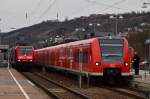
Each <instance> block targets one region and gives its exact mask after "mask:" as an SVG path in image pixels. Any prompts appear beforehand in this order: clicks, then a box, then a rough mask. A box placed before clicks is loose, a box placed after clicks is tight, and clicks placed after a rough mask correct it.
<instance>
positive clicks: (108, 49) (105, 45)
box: [99, 38, 131, 78]
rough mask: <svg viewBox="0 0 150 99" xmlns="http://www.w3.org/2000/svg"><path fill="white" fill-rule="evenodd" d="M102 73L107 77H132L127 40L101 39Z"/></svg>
mask: <svg viewBox="0 0 150 99" xmlns="http://www.w3.org/2000/svg"><path fill="white" fill-rule="evenodd" d="M99 43H100V56H101V62H100V63H101V66H100V68H101V72H102V74H103V76H107V77H117V78H118V77H130V76H131V73H130V71H131V70H130V69H131V67H130V54H129V48H128V41H127V40H126V39H125V38H100V39H99Z"/></svg>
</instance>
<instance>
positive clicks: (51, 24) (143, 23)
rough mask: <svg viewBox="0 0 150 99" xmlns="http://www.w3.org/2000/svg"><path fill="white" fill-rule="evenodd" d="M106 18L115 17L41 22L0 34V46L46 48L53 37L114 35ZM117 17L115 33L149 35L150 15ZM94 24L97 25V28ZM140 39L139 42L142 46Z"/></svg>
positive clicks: (149, 13)
mask: <svg viewBox="0 0 150 99" xmlns="http://www.w3.org/2000/svg"><path fill="white" fill-rule="evenodd" d="M110 16H115V15H113V14H105V15H101V14H97V15H90V16H88V17H85V16H82V17H79V18H75V19H72V20H68V19H66V20H65V21H64V22H59V21H53V20H48V21H43V22H42V23H39V24H35V25H33V26H30V27H24V28H21V29H18V30H15V31H11V32H8V33H6V34H4V35H2V38H3V40H2V43H3V44H10V45H11V46H14V45H18V44H27V45H33V46H34V47H36V48H39V47H43V44H44V43H47V44H46V46H50V45H51V44H52V41H53V39H54V38H55V37H56V36H57V35H59V37H63V38H67V37H68V36H71V35H73V36H74V37H75V36H76V37H80V39H82V38H83V37H84V35H85V34H86V35H88V34H90V33H92V32H94V31H95V32H96V34H98V33H100V32H101V33H106V32H109V33H115V31H116V30H115V26H116V19H110ZM119 16H123V18H122V19H119V18H118V17H119ZM117 18H118V19H117V24H118V33H119V32H120V33H129V34H128V36H129V35H132V34H136V35H138V34H139V33H140V34H141V33H143V34H144V33H145V31H147V32H146V33H147V34H148V33H149V30H147V29H149V25H150V20H149V18H150V12H142V13H135V12H132V13H125V14H120V15H117ZM91 23H92V24H94V25H95V26H93V25H92V26H90V25H89V24H91ZM98 24H100V25H99V26H97V25H98ZM75 30H76V31H75ZM77 30H78V31H77ZM83 30H84V31H83ZM147 34H146V35H147ZM143 36H144V35H143ZM130 37H132V38H133V35H132V36H129V39H130V40H129V41H130V44H131V45H132V46H134V47H137V45H135V42H136V41H134V40H132V38H130ZM138 37H139V36H137V38H138ZM146 38H148V36H144V37H143V38H142V39H144V40H145V39H146ZM138 39H140V38H138ZM136 40H137V39H136ZM144 40H142V44H143V41H144ZM133 41H134V43H133ZM138 46H139V45H138Z"/></svg>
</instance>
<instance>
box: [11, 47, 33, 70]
mask: <svg viewBox="0 0 150 99" xmlns="http://www.w3.org/2000/svg"><path fill="white" fill-rule="evenodd" d="M33 60H34V48H33V47H32V46H16V47H14V48H12V49H11V51H10V64H11V65H12V66H14V67H15V68H19V69H25V68H26V69H29V68H28V66H29V65H31V64H32V63H33ZM23 65H26V66H23Z"/></svg>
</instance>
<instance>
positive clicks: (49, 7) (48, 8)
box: [37, 0, 56, 21]
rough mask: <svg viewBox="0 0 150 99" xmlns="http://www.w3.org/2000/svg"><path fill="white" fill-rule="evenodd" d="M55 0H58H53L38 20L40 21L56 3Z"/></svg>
mask: <svg viewBox="0 0 150 99" xmlns="http://www.w3.org/2000/svg"><path fill="white" fill-rule="evenodd" d="M55 2H56V0H53V1H52V3H50V4H49V6H48V7H47V9H46V10H45V11H44V12H43V13H42V14H41V15H40V16H39V18H38V20H37V21H39V20H40V19H41V18H42V17H43V16H44V15H45V14H46V13H47V12H48V11H49V10H50V9H51V8H52V6H53V5H54V4H55Z"/></svg>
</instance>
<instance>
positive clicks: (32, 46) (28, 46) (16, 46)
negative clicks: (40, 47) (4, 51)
mask: <svg viewBox="0 0 150 99" xmlns="http://www.w3.org/2000/svg"><path fill="white" fill-rule="evenodd" d="M29 47H32V48H33V46H16V47H15V49H17V48H29Z"/></svg>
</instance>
